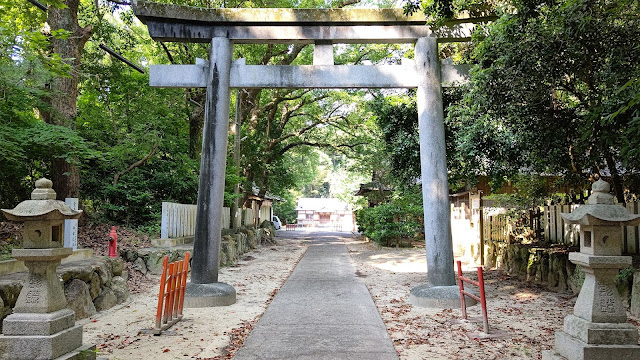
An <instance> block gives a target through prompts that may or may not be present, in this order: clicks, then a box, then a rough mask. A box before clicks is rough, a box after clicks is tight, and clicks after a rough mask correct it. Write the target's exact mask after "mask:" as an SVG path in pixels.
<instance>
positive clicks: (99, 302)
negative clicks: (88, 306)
mask: <svg viewBox="0 0 640 360" xmlns="http://www.w3.org/2000/svg"><path fill="white" fill-rule="evenodd" d="M93 304H94V305H95V306H96V310H98V311H104V310H107V309H111V308H112V307H114V306H116V304H118V298H117V297H116V294H115V293H114V292H113V290H111V289H105V290H104V291H103V292H102V294H100V296H98V297H97V298H96V299H95V300H93Z"/></svg>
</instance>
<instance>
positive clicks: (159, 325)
mask: <svg viewBox="0 0 640 360" xmlns="http://www.w3.org/2000/svg"><path fill="white" fill-rule="evenodd" d="M168 262H169V257H168V256H165V257H164V259H163V260H162V276H161V277H160V293H159V294H158V311H157V312H156V327H155V328H154V329H153V334H154V335H160V334H161V333H162V331H163V330H166V329H168V328H170V327H171V326H173V324H175V323H177V322H178V321H180V319H182V308H183V305H184V291H185V289H186V287H187V274H188V273H189V252H187V253H186V254H185V256H184V260H180V261H175V262H172V263H171V264H168V266H167V263H168ZM163 310H164V311H163Z"/></svg>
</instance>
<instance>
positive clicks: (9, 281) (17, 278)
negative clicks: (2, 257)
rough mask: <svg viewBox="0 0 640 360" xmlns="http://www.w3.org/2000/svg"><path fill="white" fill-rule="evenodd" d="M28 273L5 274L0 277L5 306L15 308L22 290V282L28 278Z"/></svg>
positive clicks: (0, 294)
mask: <svg viewBox="0 0 640 360" xmlns="http://www.w3.org/2000/svg"><path fill="white" fill-rule="evenodd" d="M26 278H27V274H26V273H16V274H11V275H5V276H3V277H2V278H0V298H2V301H3V302H4V306H8V307H10V308H13V307H14V306H16V301H17V300H18V294H20V290H22V282H23V281H24V280H26Z"/></svg>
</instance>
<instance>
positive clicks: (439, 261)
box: [409, 37, 460, 307]
mask: <svg viewBox="0 0 640 360" xmlns="http://www.w3.org/2000/svg"><path fill="white" fill-rule="evenodd" d="M415 62H416V72H417V73H418V74H420V76H421V77H420V79H419V82H418V93H417V103H418V129H419V133H420V169H421V175H422V200H423V209H424V237H425V245H426V246H425V248H426V252H427V283H426V284H423V285H419V286H417V287H415V288H413V289H411V293H410V296H409V299H410V302H411V303H412V304H413V305H416V306H424V307H456V306H459V304H460V293H459V290H458V287H457V286H456V279H455V274H454V270H453V246H452V243H451V219H450V209H449V185H448V181H447V155H446V146H445V133H444V110H443V104H442V89H441V85H440V84H441V72H440V60H439V57H438V44H437V40H436V38H435V37H422V38H419V39H418V40H417V42H416V46H415Z"/></svg>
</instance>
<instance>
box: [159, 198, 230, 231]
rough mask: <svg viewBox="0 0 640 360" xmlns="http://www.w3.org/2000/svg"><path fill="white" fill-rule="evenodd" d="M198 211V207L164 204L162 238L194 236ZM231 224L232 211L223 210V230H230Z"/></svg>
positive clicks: (161, 225) (161, 227) (161, 226)
mask: <svg viewBox="0 0 640 360" xmlns="http://www.w3.org/2000/svg"><path fill="white" fill-rule="evenodd" d="M196 209H197V206H196V205H190V204H177V203H172V202H163V203H162V220H161V224H160V238H161V239H172V238H179V237H186V236H193V234H194V233H195V228H196ZM230 224H231V219H230V209H229V208H227V207H225V208H222V228H227V229H228V228H229V226H230Z"/></svg>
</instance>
